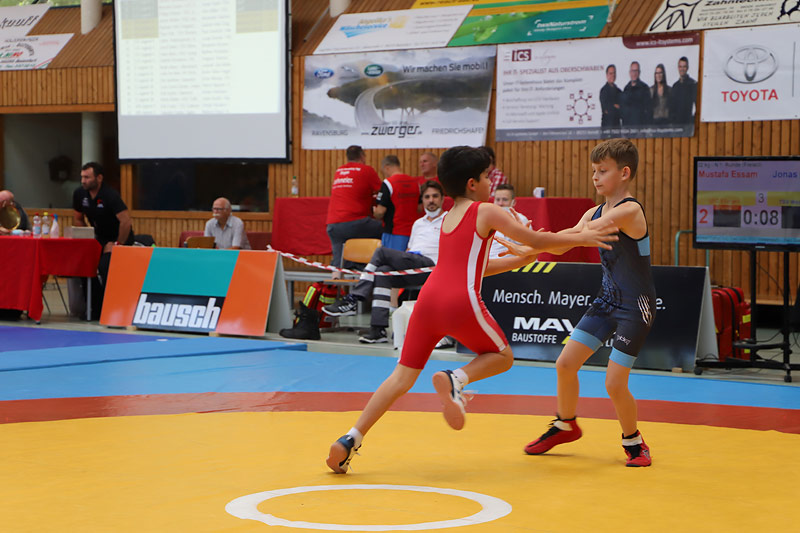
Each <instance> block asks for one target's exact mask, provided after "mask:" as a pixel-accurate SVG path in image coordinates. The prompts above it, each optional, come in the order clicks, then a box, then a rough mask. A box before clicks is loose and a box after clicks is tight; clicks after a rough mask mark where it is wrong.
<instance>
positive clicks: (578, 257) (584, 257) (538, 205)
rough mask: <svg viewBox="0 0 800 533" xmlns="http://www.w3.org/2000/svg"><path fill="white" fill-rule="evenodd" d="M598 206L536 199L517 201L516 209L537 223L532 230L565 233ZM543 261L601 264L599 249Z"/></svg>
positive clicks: (575, 200) (587, 202) (590, 202)
mask: <svg viewBox="0 0 800 533" xmlns="http://www.w3.org/2000/svg"><path fill="white" fill-rule="evenodd" d="M595 205H596V204H595V203H594V201H593V200H591V199H590V198H561V197H553V198H533V197H530V196H524V197H523V196H521V197H517V205H516V207H515V209H516V210H517V211H519V212H520V213H522V214H523V215H525V216H526V217H528V218H529V219H531V220H532V221H533V224H532V228H533V229H539V228H544V229H545V230H547V231H561V230H562V229H567V228H571V227H573V226H574V225H575V224H577V223H578V221H579V220H580V219H581V216H583V214H584V213H585V212H586V211H587V210H588V209H591V208H592V207H593V206H595ZM539 261H561V262H566V263H599V262H600V252H598V251H597V248H573V249H572V250H570V251H568V252H567V253H565V254H561V255H553V254H539Z"/></svg>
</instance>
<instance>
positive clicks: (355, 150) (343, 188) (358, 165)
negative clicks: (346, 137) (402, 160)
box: [326, 145, 416, 266]
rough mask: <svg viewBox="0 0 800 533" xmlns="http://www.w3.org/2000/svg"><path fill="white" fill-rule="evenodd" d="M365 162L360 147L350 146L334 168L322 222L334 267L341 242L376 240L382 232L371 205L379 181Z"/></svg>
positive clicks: (337, 263)
mask: <svg viewBox="0 0 800 533" xmlns="http://www.w3.org/2000/svg"><path fill="white" fill-rule="evenodd" d="M366 160H367V155H366V153H364V149H363V148H361V147H360V146H355V145H353V146H350V147H348V148H347V163H346V164H344V165H342V166H340V167H339V168H337V169H336V174H334V176H333V186H332V187H331V200H330V204H329V205H328V219H327V221H326V222H327V224H328V228H327V231H328V237H329V238H330V239H331V248H332V249H333V260H332V264H333V265H335V266H339V265H341V264H342V248H343V247H344V241H346V240H347V239H361V238H367V239H379V238H380V237H381V232H382V231H383V227H382V224H381V222H380V221H379V220H376V219H375V218H372V206H373V204H374V199H375V195H376V194H377V192H378V190H379V189H380V188H381V180H380V178H379V177H378V173H377V172H375V169H374V168H372V167H370V166H368V165H366V164H365V162H366ZM415 206H416V204H415Z"/></svg>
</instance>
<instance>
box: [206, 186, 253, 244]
mask: <svg viewBox="0 0 800 533" xmlns="http://www.w3.org/2000/svg"><path fill="white" fill-rule="evenodd" d="M211 211H212V213H213V216H214V218H212V219H211V220H209V221H208V222H206V229H205V232H204V233H203V235H205V236H206V237H214V243H215V245H216V247H217V248H219V249H226V250H250V241H248V240H247V233H246V232H245V230H244V222H242V219H240V218H238V217H235V216H233V215H231V203H230V202H229V201H228V199H227V198H217V199H216V200H214V205H213V207H212V208H211Z"/></svg>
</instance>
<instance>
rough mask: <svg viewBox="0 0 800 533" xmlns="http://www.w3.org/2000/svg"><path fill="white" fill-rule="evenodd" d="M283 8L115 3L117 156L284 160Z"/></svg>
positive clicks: (186, 0)
mask: <svg viewBox="0 0 800 533" xmlns="http://www.w3.org/2000/svg"><path fill="white" fill-rule="evenodd" d="M287 6H288V0H169V1H164V0H161V1H159V0H117V1H116V2H114V28H115V31H114V36H115V53H116V84H117V119H118V123H119V158H120V160H123V161H129V162H130V161H135V160H150V159H235V160H239V159H269V160H281V161H286V160H288V157H289V149H288V144H289V124H288V96H287V95H288V80H289V76H288V72H287V68H288V66H287V56H288V51H287V49H288V44H287V42H288V35H289V31H288V29H287V26H288V16H289V15H288V7H287Z"/></svg>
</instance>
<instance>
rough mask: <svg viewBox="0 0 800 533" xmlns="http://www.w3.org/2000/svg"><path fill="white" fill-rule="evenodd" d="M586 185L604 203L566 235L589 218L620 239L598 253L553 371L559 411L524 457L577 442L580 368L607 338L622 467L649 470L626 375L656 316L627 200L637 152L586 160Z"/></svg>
mask: <svg viewBox="0 0 800 533" xmlns="http://www.w3.org/2000/svg"><path fill="white" fill-rule="evenodd" d="M591 159H592V169H593V175H592V181H593V182H594V186H595V189H596V190H597V193H598V194H600V195H601V196H603V197H605V203H603V204H601V205H600V206H599V207H593V208H592V209H590V210H589V211H587V212H586V214H584V215H583V217H582V218H581V220H580V222H579V223H578V224H577V225H576V226H575V227H574V228H571V229H569V230H565V231H568V232H574V231H578V230H579V229H580V228H582V227H583V226H584V224H587V223H588V222H590V221H592V220H597V219H599V218H602V219H605V218H606V217H612V218H613V220H614V222H615V225H616V226H617V227H618V228H619V241H617V242H614V243H612V244H611V249H610V250H603V249H601V250H600V258H601V261H602V266H603V283H602V286H601V288H600V292H599V293H598V295H597V298H595V300H594V301H593V302H592V304H591V305H590V306H589V309H588V310H587V311H586V313H585V314H584V315H583V318H581V320H580V322H578V325H577V326H576V327H575V330H574V331H573V332H572V335H570V337H569V340H568V341H567V344H566V345H565V346H564V349H563V350H562V351H561V355H559V357H558V360H557V361H556V370H557V371H558V412H557V414H556V419H555V420H554V421H553V422H552V424H551V425H550V429H548V430H547V432H545V433H544V434H543V435H542V436H541V437H539V438H538V439H536V440H535V441H533V442H531V443H530V444H528V445H527V446H526V447H525V453H527V454H530V455H539V454H542V453H545V452H546V451H548V450H550V449H551V448H552V447H553V446H556V445H558V444H563V443H566V442H572V441H574V440H577V439H579V438H580V437H581V434H582V432H581V428H580V427H578V424H577V422H576V420H575V418H576V417H575V412H576V410H577V406H578V394H579V383H578V370H579V369H580V367H581V366H582V365H583V363H585V362H586V360H587V359H589V357H590V356H591V355H592V354H593V353H594V352H595V351H596V350H597V349H598V348H600V346H602V345H603V343H605V342H606V341H607V340H608V339H610V338H612V336H613V341H612V350H611V357H610V359H609V361H608V369H607V370H606V390H607V391H608V395H609V397H610V398H611V401H612V402H613V403H614V408H615V409H616V411H617V418H618V419H619V423H620V425H621V426H622V447H623V448H624V450H625V453H626V455H627V457H628V459H627V462H626V466H650V464H651V459H650V449H649V448H648V447H647V444H645V442H644V440H643V439H642V435H641V433H639V430H638V428H637V425H636V421H637V410H636V400H635V399H634V398H633V396H632V395H631V393H630V391H629V390H628V376H629V374H630V370H631V367H632V366H633V363H634V361H635V360H636V355H637V354H638V353H639V350H641V348H642V344H644V340H645V338H646V337H647V334H648V332H649V331H650V327H651V326H652V325H653V319H654V318H655V314H656V310H655V301H656V294H655V287H654V285H653V278H652V275H651V272H650V237H649V235H648V232H647V220H646V219H645V216H644V208H643V207H642V205H641V204H640V203H639V202H638V201H636V199H634V198H632V197H631V196H630V192H629V186H630V182H631V180H633V178H634V177H635V176H636V167H637V166H638V163H639V153H638V151H637V150H636V146H634V145H633V143H632V142H630V141H629V140H627V139H609V140H607V141H604V142H602V143H600V144H598V145H597V146H595V147H594V149H593V150H592V154H591Z"/></svg>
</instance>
